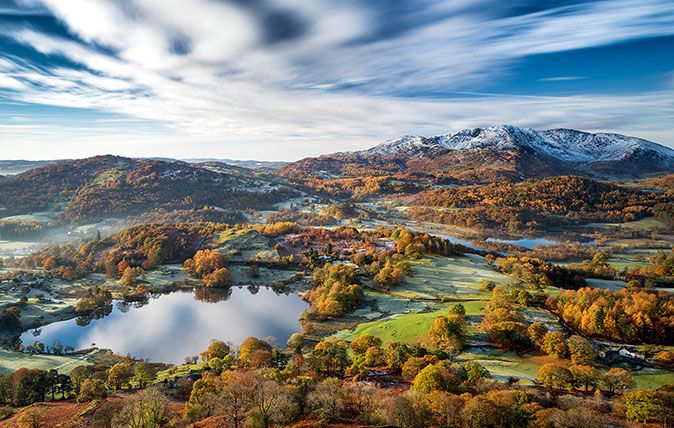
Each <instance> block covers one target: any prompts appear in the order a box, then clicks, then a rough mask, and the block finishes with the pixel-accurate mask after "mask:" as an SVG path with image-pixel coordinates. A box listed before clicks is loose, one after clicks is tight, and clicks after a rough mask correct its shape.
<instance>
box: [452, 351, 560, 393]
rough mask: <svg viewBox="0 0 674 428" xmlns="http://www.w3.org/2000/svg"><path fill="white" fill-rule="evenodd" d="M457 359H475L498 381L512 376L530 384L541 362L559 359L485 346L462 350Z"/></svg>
mask: <svg viewBox="0 0 674 428" xmlns="http://www.w3.org/2000/svg"><path fill="white" fill-rule="evenodd" d="M457 361H459V362H466V361H476V362H478V363H480V364H482V365H483V366H484V367H485V368H486V369H487V370H489V373H491V375H492V377H493V378H495V379H498V380H500V381H507V380H508V378H509V377H514V378H517V379H520V382H521V383H524V384H531V383H533V381H534V379H536V373H537V372H538V369H539V368H540V367H541V366H542V365H543V364H545V363H549V362H559V361H560V360H557V359H556V358H554V357H549V356H531V355H517V354H515V353H513V352H503V351H501V350H498V349H493V348H485V349H482V350H479V351H473V350H471V351H470V352H462V353H461V354H459V355H458V357H457Z"/></svg>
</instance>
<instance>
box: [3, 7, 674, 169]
mask: <svg viewBox="0 0 674 428" xmlns="http://www.w3.org/2000/svg"><path fill="white" fill-rule="evenodd" d="M399 3H400V2H392V1H391V2H389V1H365V0H352V1H343V2H334V1H330V0H312V1H311V2H307V1H302V0H256V1H254V2H245V1H239V0H230V1H215V0H179V1H178V0H129V1H124V2H122V1H113V0H71V1H68V2H64V1H60V0H22V5H23V6H24V7H26V8H27V9H26V10H31V11H34V10H44V11H45V12H46V13H48V14H49V15H51V16H53V17H55V19H57V20H58V21H59V22H60V23H62V25H64V26H65V28H67V29H68V32H69V34H68V35H65V34H56V33H55V32H49V31H45V30H44V29H41V28H38V27H37V26H32V25H26V24H20V23H15V24H13V25H10V26H8V28H7V31H6V32H5V34H4V37H5V38H6V39H7V40H9V41H11V42H12V43H15V44H17V45H18V46H22V47H24V48H29V49H32V50H34V51H35V52H36V58H38V59H43V60H44V61H43V62H40V61H39V60H35V61H27V60H25V59H23V58H17V57H16V56H12V55H2V56H0V73H1V76H2V77H1V78H0V93H1V94H2V95H4V96H5V97H6V98H9V99H12V100H16V101H22V102H28V103H35V104H44V105H50V106H64V107H75V108H82V109H91V110H97V111H104V112H111V113H115V114H120V115H123V116H126V117H130V118H138V119H145V120H148V121H153V122H157V123H162V124H164V125H165V126H166V127H168V128H170V129H172V130H174V132H175V134H174V135H173V140H174V141H176V142H175V143H174V144H175V145H176V147H173V148H172V150H173V153H175V152H177V151H179V150H178V148H177V145H178V144H180V142H193V143H199V144H203V147H208V149H209V150H212V149H213V148H214V146H213V144H207V143H206V142H211V143H215V142H218V143H223V144H222V146H221V147H222V154H223V155H227V156H230V157H232V155H234V152H233V150H234V151H237V152H241V151H243V152H244V153H246V156H245V157H257V158H278V157H284V158H286V159H287V158H297V157H300V156H302V155H305V154H315V153H317V152H321V151H327V150H331V149H334V148H351V147H353V146H358V147H361V146H363V145H367V144H371V143H373V142H375V141H378V140H381V139H385V138H390V137H394V136H396V135H398V134H400V133H410V132H412V133H433V132H443V131H447V130H449V129H456V128H460V127H463V126H474V125H485V124H493V123H506V122H507V123H517V124H519V125H524V126H536V127H543V128H547V127H554V126H566V127H576V128H582V129H590V130H599V129H603V130H606V129H608V130H612V129H615V130H634V131H638V132H640V133H641V135H643V136H645V134H644V132H646V131H653V132H662V131H664V130H665V129H666V128H667V127H668V126H669V125H668V123H671V120H672V111H673V110H674V101H672V100H674V97H673V96H672V95H674V94H672V91H671V89H664V90H663V91H660V92H651V93H642V94H638V95H630V96H627V95H618V94H616V95H592V94H574V95H568V96H557V97H525V96H513V95H508V96H499V95H497V94H482V93H479V89H480V88H481V87H484V86H486V85H487V84H488V83H489V82H490V81H492V80H493V79H498V78H499V77H500V76H501V75H502V74H503V73H505V72H507V71H508V70H509V68H510V67H511V66H512V65H513V64H516V63H517V62H518V61H519V60H521V59H522V58H524V57H526V56H528V55H534V54H544V53H552V52H560V51H566V50H573V49H580V48H587V47H593V46H601V45H607V44H613V43H620V42H624V41H628V40H633V39H640V38H646V37H656V36H667V35H672V34H674V4H673V3H672V2H670V1H666V0H643V1H641V2H633V1H627V0H613V1H596V2H589V3H579V4H575V5H570V6H562V7H556V8H551V9H545V10H539V11H536V12H532V13H526V14H515V13H511V12H512V11H510V10H507V9H503V6H498V5H499V3H496V2H491V1H486V0H485V1H483V0H475V1H466V0H463V1H458V2H451V4H449V5H448V4H446V2H434V1H429V0H416V1H410V2H409V3H408V4H407V6H408V7H409V9H405V10H401V9H400V7H402V6H400V4H399ZM0 54H1V53H0ZM47 59H48V60H50V61H46V60H47ZM59 61H61V63H60V64H59ZM54 63H56V65H54ZM572 77H573V78H575V77H574V76H559V77H551V78H547V79H542V80H545V81H561V80H571V78H572ZM476 89H477V90H478V93H476V94H475V93H474V94H472V95H465V94H462V95H460V96H459V95H457V96H455V97H450V96H446V97H444V98H442V99H435V98H428V97H426V96H424V95H423V94H424V93H427V92H429V91H430V92H433V91H439V92H442V93H445V94H447V93H451V91H457V92H460V91H475V90H476ZM37 125H39V124H37ZM22 132H23V131H22ZM106 132H108V130H107V129H106V128H105V127H102V128H101V129H100V134H99V137H101V138H104V139H105V138H110V137H112V135H107V134H105V133H106ZM163 133H164V131H163V130H162V132H161V133H160V132H158V133H157V135H156V137H159V136H160V134H161V135H163ZM42 135H43V134H40V136H42ZM658 135H662V134H658ZM0 138H1V140H0V141H3V140H4V142H3V144H6V145H11V144H15V142H17V141H18V140H17V139H16V138H18V134H17V135H16V136H15V137H8V136H7V135H3V136H2V137H0ZM41 138H42V137H41ZM309 142H311V143H309ZM669 142H671V143H674V140H671V141H669ZM246 144H248V147H250V148H251V149H254V150H256V151H258V152H256V153H254V152H249V151H250V150H249V149H247V148H245V147H244V146H245V145H246ZM335 144H337V146H335ZM237 145H238V146H237ZM150 146H151V147H153V148H156V147H155V146H154V145H150ZM73 147H75V146H73ZM234 147H237V148H236V149H234ZM134 150H138V148H137V147H134ZM197 150H198V149H197ZM141 151H142V150H141ZM260 151H263V152H262V153H260ZM148 154H149V153H148ZM234 157H236V156H235V155H234Z"/></svg>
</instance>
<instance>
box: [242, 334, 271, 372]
mask: <svg viewBox="0 0 674 428" xmlns="http://www.w3.org/2000/svg"><path fill="white" fill-rule="evenodd" d="M258 351H262V352H268V353H269V355H270V356H271V351H272V347H271V345H270V344H269V343H267V342H265V341H264V340H260V339H258V338H257V337H253V336H251V337H248V338H246V339H245V340H244V341H243V342H242V343H241V347H239V360H240V361H241V362H242V363H243V364H244V365H250V364H251V363H252V362H253V357H254V356H255V354H256V352H258Z"/></svg>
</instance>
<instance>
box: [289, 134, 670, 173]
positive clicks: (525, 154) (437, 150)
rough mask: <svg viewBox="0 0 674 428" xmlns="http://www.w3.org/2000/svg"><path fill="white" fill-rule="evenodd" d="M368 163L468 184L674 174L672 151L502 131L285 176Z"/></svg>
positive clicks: (394, 145)
mask: <svg viewBox="0 0 674 428" xmlns="http://www.w3.org/2000/svg"><path fill="white" fill-rule="evenodd" d="M333 160H334V161H336V162H331V161H333ZM331 163H338V164H339V165H330V164H331ZM368 163H369V164H370V165H371V166H372V167H373V169H374V170H379V171H382V170H383V171H382V172H386V173H400V172H426V173H428V172H431V171H433V173H434V174H435V175H441V176H447V175H449V176H454V177H456V178H467V179H469V181H470V180H474V179H475V178H479V175H480V172H484V173H485V174H486V175H485V176H486V177H489V176H491V175H493V174H496V175H501V176H503V177H506V178H511V179H526V178H536V177H547V176H555V175H568V174H571V175H586V176H590V177H593V178H600V179H608V178H641V177H645V176H649V175H657V174H663V173H668V172H672V171H674V150H673V149H671V148H668V147H665V146H662V145H659V144H657V143H654V142H651V141H648V140H644V139H641V138H637V137H631V136H626V135H622V134H616V133H589V132H583V131H577V130H573V129H567V128H557V129H550V130H543V131H538V130H535V129H532V128H520V127H517V126H513V125H500V126H491V127H486V128H470V129H464V130H461V131H458V132H455V133H449V134H441V135H435V136H430V137H425V136H414V135H406V136H403V137H401V138H398V139H394V140H388V141H386V142H384V143H381V144H379V145H376V146H374V147H372V148H370V149H366V150H360V151H355V152H341V153H334V154H329V155H323V156H320V157H318V158H306V159H303V160H300V161H298V162H294V163H292V164H290V165H288V166H286V167H283V168H281V169H280V170H279V173H280V174H281V175H288V176H295V177H300V176H302V175H307V174H309V176H321V175H322V176H323V178H329V176H330V175H332V176H333V178H334V176H340V177H343V176H346V175H345V174H344V172H345V171H348V170H349V169H355V170H357V171H358V172H359V173H362V172H363V166H364V165H366V164H368ZM352 167H353V168H352ZM312 169H313V170H314V172H313V174H312ZM347 174H348V172H347Z"/></svg>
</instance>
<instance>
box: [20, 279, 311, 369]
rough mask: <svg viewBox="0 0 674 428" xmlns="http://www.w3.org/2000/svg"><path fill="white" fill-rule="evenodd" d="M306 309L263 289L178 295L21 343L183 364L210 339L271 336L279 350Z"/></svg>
mask: <svg viewBox="0 0 674 428" xmlns="http://www.w3.org/2000/svg"><path fill="white" fill-rule="evenodd" d="M306 307H307V304H306V303H305V302H304V301H302V299H300V298H299V297H298V296H297V295H295V294H276V293H275V292H274V291H273V290H272V289H270V288H267V287H255V288H254V289H251V290H249V289H248V288H238V287H237V288H232V289H230V290H227V291H225V292H222V291H220V292H218V291H215V290H198V291H196V292H195V293H192V292H184V291H183V292H175V293H171V294H166V295H160V296H158V297H156V298H152V299H150V300H149V301H148V302H147V303H145V302H135V303H125V302H115V304H114V307H113V308H111V312H110V314H109V315H107V316H105V317H103V318H99V319H96V318H94V319H91V320H83V319H72V320H68V321H61V322H56V323H53V324H49V325H46V326H44V327H41V328H40V329H39V330H37V331H34V330H30V331H27V332H24V333H23V334H22V335H21V341H22V343H23V344H24V345H31V344H33V343H34V342H35V341H37V340H39V341H40V342H42V343H44V344H46V345H51V344H52V343H54V342H55V341H59V342H60V343H62V344H63V345H70V346H73V347H74V348H75V349H82V348H88V347H91V346H92V344H95V346H97V347H99V348H109V349H112V350H113V351H114V352H116V353H118V354H131V355H133V356H134V357H136V358H149V359H150V360H153V361H163V362H167V363H182V362H183V361H184V359H185V357H188V356H193V355H197V354H199V352H201V351H203V350H204V349H206V347H207V346H208V343H209V342H210V341H211V339H221V340H224V341H228V342H232V343H234V344H235V345H239V344H240V343H241V342H242V341H243V339H245V338H246V337H248V336H256V337H260V338H266V337H269V336H273V337H275V338H276V340H277V341H278V343H279V344H280V345H281V346H284V344H285V342H286V340H287V339H288V337H289V336H290V335H291V334H292V333H293V332H296V331H299V320H298V318H299V315H300V314H301V313H302V311H304V310H305V309H306ZM86 321H88V323H87V322H86ZM36 332H37V333H38V334H37V335H34V333H36Z"/></svg>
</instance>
